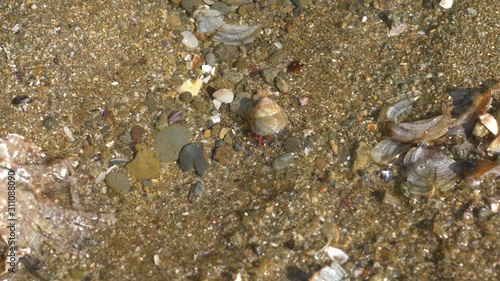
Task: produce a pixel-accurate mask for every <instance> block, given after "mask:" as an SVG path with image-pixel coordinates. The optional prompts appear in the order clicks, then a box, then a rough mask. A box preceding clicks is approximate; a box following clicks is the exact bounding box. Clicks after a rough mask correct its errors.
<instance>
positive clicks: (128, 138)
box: [119, 132, 132, 144]
mask: <svg viewBox="0 0 500 281" xmlns="http://www.w3.org/2000/svg"><path fill="white" fill-rule="evenodd" d="M119 139H120V141H121V142H122V143H124V144H129V143H131V142H132V137H131V136H130V133H129V132H125V133H123V135H121V136H120V137H119Z"/></svg>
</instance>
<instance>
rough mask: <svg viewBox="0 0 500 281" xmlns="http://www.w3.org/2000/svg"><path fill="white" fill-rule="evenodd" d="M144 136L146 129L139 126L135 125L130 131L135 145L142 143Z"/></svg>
mask: <svg viewBox="0 0 500 281" xmlns="http://www.w3.org/2000/svg"><path fill="white" fill-rule="evenodd" d="M143 134H144V128H143V127H141V126H139V125H135V126H134V127H132V129H131V130H130V137H131V138H132V141H134V143H141V142H142V136H143Z"/></svg>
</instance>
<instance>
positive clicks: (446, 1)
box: [439, 0, 453, 9]
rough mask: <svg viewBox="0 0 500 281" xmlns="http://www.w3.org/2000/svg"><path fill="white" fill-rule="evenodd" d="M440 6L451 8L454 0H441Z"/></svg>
mask: <svg viewBox="0 0 500 281" xmlns="http://www.w3.org/2000/svg"><path fill="white" fill-rule="evenodd" d="M439 6H441V7H443V8H445V9H449V8H451V7H452V6H453V0H441V2H439Z"/></svg>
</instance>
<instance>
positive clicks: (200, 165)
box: [179, 143, 208, 176]
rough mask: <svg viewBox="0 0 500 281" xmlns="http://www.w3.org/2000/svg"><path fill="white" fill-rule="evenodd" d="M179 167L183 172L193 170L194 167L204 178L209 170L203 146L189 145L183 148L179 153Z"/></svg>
mask: <svg viewBox="0 0 500 281" xmlns="http://www.w3.org/2000/svg"><path fill="white" fill-rule="evenodd" d="M179 166H180V167H181V170H182V171H183V172H187V171H189V170H191V168H192V167H193V166H194V168H195V170H196V172H197V173H198V175H200V176H202V175H203V174H204V173H205V171H206V170H207V169H208V161H207V158H206V155H205V151H204V149H203V144H195V143H189V144H186V145H185V146H184V147H182V149H181V151H180V153H179Z"/></svg>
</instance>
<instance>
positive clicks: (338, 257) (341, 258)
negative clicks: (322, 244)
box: [325, 246, 349, 264]
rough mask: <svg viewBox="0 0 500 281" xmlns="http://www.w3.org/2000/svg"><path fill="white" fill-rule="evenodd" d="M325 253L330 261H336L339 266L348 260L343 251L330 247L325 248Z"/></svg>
mask: <svg viewBox="0 0 500 281" xmlns="http://www.w3.org/2000/svg"><path fill="white" fill-rule="evenodd" d="M325 252H326V254H327V255H328V256H329V257H330V259H331V260H332V261H337V262H338V263H339V264H344V263H345V262H346V261H347V260H348V259H349V256H347V254H346V253H344V251H342V250H340V249H338V248H335V247H332V246H328V247H326V249H325Z"/></svg>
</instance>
